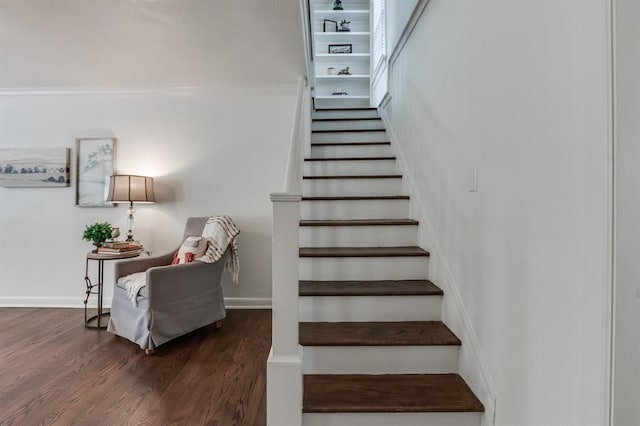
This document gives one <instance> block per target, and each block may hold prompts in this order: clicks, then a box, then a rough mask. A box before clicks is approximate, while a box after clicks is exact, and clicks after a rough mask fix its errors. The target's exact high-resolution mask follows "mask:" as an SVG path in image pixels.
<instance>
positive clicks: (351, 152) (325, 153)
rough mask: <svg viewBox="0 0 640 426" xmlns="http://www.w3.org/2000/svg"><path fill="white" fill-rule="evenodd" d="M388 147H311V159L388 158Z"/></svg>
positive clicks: (389, 151) (389, 148)
mask: <svg viewBox="0 0 640 426" xmlns="http://www.w3.org/2000/svg"><path fill="white" fill-rule="evenodd" d="M391 155H392V154H391V146H390V145H327V146H320V145H313V146H312V147H311V157H312V158H339V157H389V156H391Z"/></svg>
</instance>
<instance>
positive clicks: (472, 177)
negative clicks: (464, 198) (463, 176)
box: [467, 164, 478, 192]
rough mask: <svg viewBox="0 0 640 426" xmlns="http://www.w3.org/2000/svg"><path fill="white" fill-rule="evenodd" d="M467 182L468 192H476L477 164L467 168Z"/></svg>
mask: <svg viewBox="0 0 640 426" xmlns="http://www.w3.org/2000/svg"><path fill="white" fill-rule="evenodd" d="M467 182H468V186H469V192H478V166H477V165H475V164H474V165H473V167H471V168H470V169H469V174H468V175H467Z"/></svg>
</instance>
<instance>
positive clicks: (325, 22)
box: [322, 19, 338, 33]
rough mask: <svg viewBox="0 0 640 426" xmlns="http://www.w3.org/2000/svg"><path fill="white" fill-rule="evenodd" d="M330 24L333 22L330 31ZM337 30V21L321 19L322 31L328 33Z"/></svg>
mask: <svg viewBox="0 0 640 426" xmlns="http://www.w3.org/2000/svg"><path fill="white" fill-rule="evenodd" d="M327 22H329V31H327ZM331 24H333V31H331ZM337 31H338V22H337V21H332V20H331V19H324V20H323V21H322V32H323V33H326V32H330V33H335V32H337Z"/></svg>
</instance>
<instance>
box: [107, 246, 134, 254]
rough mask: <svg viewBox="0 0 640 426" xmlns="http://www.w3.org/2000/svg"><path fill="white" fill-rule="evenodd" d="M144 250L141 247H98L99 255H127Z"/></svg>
mask: <svg viewBox="0 0 640 426" xmlns="http://www.w3.org/2000/svg"><path fill="white" fill-rule="evenodd" d="M136 250H142V247H141V246H127V247H121V248H111V247H98V253H127V252H130V251H136Z"/></svg>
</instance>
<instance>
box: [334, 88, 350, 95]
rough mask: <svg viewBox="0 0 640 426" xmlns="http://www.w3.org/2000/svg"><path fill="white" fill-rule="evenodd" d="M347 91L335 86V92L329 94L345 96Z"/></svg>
mask: <svg viewBox="0 0 640 426" xmlns="http://www.w3.org/2000/svg"><path fill="white" fill-rule="evenodd" d="M347 95H348V93H347V92H345V91H344V90H342V89H341V88H339V87H338V88H337V89H336V91H335V92H333V93H332V94H331V96H347Z"/></svg>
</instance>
